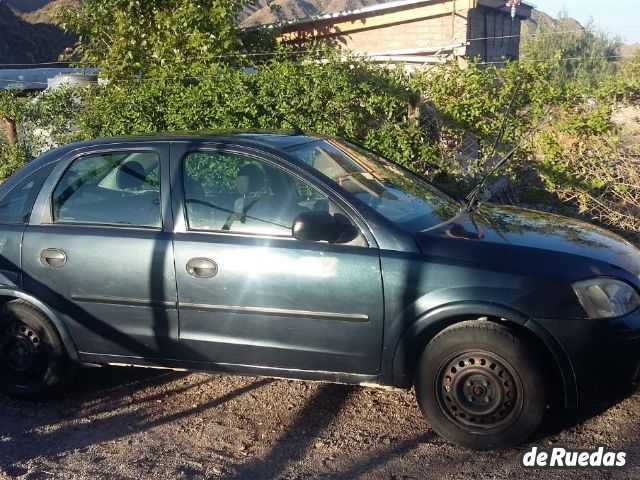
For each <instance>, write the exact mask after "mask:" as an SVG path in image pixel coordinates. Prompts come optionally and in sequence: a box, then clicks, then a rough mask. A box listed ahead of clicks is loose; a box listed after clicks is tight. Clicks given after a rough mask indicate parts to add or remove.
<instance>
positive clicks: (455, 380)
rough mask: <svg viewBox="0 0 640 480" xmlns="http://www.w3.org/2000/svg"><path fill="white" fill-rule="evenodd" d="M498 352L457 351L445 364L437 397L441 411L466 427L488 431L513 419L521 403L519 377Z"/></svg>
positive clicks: (439, 379) (438, 383)
mask: <svg viewBox="0 0 640 480" xmlns="http://www.w3.org/2000/svg"><path fill="white" fill-rule="evenodd" d="M513 372H514V371H513V369H512V367H511V366H510V365H509V364H508V363H507V362H506V361H504V360H502V359H500V358H499V357H498V356H497V355H494V354H490V353H489V352H482V351H472V352H464V353H461V354H456V355H455V356H454V357H452V358H450V359H449V360H448V361H446V362H445V363H443V364H442V366H441V367H440V370H439V372H438V376H437V385H436V390H437V398H438V402H439V404H440V407H441V408H442V410H443V411H444V412H445V413H446V414H447V416H448V417H449V418H450V419H451V420H452V421H453V422H454V423H457V424H459V425H461V426H464V427H466V428H468V427H474V429H480V430H489V429H496V428H500V427H504V426H505V425H507V424H509V423H511V421H513V419H514V412H516V407H517V406H518V405H520V404H521V398H520V396H521V395H519V389H518V385H519V383H520V382H519V379H518V378H517V376H516V375H515V374H514V373H513Z"/></svg>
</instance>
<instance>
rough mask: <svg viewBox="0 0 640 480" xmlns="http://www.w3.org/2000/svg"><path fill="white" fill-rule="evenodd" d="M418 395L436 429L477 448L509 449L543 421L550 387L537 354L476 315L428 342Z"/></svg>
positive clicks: (419, 370) (418, 376) (419, 371)
mask: <svg viewBox="0 0 640 480" xmlns="http://www.w3.org/2000/svg"><path fill="white" fill-rule="evenodd" d="M415 388H416V396H417V400H418V404H419V406H420V409H421V410H422V413H423V415H424V416H425V417H426V418H427V420H428V421H429V423H430V424H431V426H432V428H433V429H434V430H435V431H436V432H437V433H438V434H439V435H440V436H442V437H444V438H446V439H447V440H449V441H451V442H453V443H455V444H457V445H461V446H464V447H468V448H473V449H479V450H484V449H490V448H507V447H511V446H514V445H517V444H520V443H522V442H523V441H525V440H526V439H527V438H528V437H529V436H530V435H531V434H532V433H533V432H534V431H535V429H536V428H537V427H538V426H539V425H540V422H541V420H542V417H543V414H544V410H545V387H544V381H543V376H542V373H541V370H540V367H539V366H538V362H537V357H536V355H534V353H533V352H532V351H530V350H529V348H528V347H527V345H525V344H524V343H523V342H522V341H521V340H520V339H518V338H517V337H516V336H515V335H514V334H513V332H512V331H511V330H510V329H509V328H507V327H506V326H504V325H501V324H498V323H494V322H490V321H486V320H471V321H466V322H461V323H459V324H456V325H453V326H451V327H449V328H447V329H445V330H443V331H442V332H441V333H439V334H438V335H437V336H436V337H434V338H433V339H432V340H431V342H429V344H428V345H427V347H426V349H425V351H424V353H423V355H422V357H421V358H420V361H419V365H418V368H417V373H416V381H415Z"/></svg>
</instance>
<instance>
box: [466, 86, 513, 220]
mask: <svg viewBox="0 0 640 480" xmlns="http://www.w3.org/2000/svg"><path fill="white" fill-rule="evenodd" d="M522 83H523V81H522V80H521V81H520V82H518V84H517V85H516V88H515V89H514V91H513V95H511V100H510V101H509V105H508V106H507V110H506V112H505V113H504V117H502V124H501V125H500V130H498V134H497V135H496V138H495V140H494V142H493V147H492V148H491V152H490V153H489V155H487V156H486V157H485V161H486V160H488V159H489V158H491V157H493V156H494V155H495V154H496V151H497V150H498V145H499V144H500V141H501V140H502V137H503V136H504V132H505V130H506V129H507V121H508V120H509V118H510V117H511V115H512V114H513V107H514V105H515V101H516V97H517V96H518V92H519V91H520V87H521V85H522ZM523 140H524V139H523ZM521 143H522V142H520V143H518V145H516V147H515V148H514V149H512V150H510V151H509V152H508V153H507V155H505V156H504V157H503V158H501V159H500V161H499V162H498V163H497V164H496V165H495V166H494V167H493V168H491V169H490V170H489V171H488V172H487V173H486V174H485V175H483V176H482V178H481V179H480V182H478V184H477V185H476V186H475V187H474V188H473V190H471V192H470V193H469V195H467V198H466V200H467V201H466V203H465V205H464V207H463V208H462V211H464V212H469V213H471V212H474V211H475V210H476V209H477V208H478V205H479V203H480V201H479V198H480V193H481V192H482V189H483V188H484V185H485V183H487V180H488V179H489V178H490V177H491V175H493V173H494V172H496V171H497V170H498V169H499V168H500V167H502V165H504V164H505V163H506V162H507V160H508V159H509V158H511V157H512V156H513V154H514V153H515V152H516V150H517V148H518V147H519V146H520V145H521Z"/></svg>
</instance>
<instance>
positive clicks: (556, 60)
mask: <svg viewBox="0 0 640 480" xmlns="http://www.w3.org/2000/svg"><path fill="white" fill-rule="evenodd" d="M619 46H620V41H619V39H618V38H613V37H611V36H609V35H608V34H606V33H604V32H602V31H600V30H598V29H597V28H596V26H595V25H594V24H593V22H589V23H588V24H587V25H586V26H585V27H581V26H580V24H578V23H577V22H576V21H575V20H574V19H572V18H570V17H569V16H567V14H566V13H562V14H561V15H560V18H558V19H557V20H555V21H540V22H539V23H538V27H537V29H536V30H535V32H534V33H533V34H532V35H524V36H523V39H522V45H521V56H522V61H523V62H533V63H537V62H541V61H544V62H551V63H553V64H554V65H555V73H556V80H557V81H558V82H559V83H560V84H566V83H568V82H572V81H577V82H579V83H582V84H591V85H595V84H597V83H598V82H599V81H601V80H602V79H603V78H607V77H610V76H611V75H612V73H613V69H614V66H615V57H616V55H617V51H618V47H619Z"/></svg>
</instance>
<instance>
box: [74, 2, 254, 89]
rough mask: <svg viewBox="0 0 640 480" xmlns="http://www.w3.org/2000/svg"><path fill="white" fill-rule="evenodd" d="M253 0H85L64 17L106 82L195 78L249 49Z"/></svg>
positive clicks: (84, 57) (85, 58)
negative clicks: (246, 26)
mask: <svg viewBox="0 0 640 480" xmlns="http://www.w3.org/2000/svg"><path fill="white" fill-rule="evenodd" d="M246 3H247V0H110V1H108V2H105V1H103V0H84V1H83V2H82V8H81V9H80V10H79V11H77V12H75V11H68V12H65V13H64V14H63V15H62V25H63V26H64V28H66V29H68V30H71V31H73V32H76V33H78V34H79V35H80V41H79V43H78V46H77V50H76V56H77V57H78V58H79V62H80V63H81V64H85V65H90V66H98V67H100V69H101V74H102V76H103V77H105V78H110V79H116V78H130V77H133V76H148V75H150V74H153V75H155V76H162V75H164V74H172V75H175V74H179V75H189V74H191V73H192V71H193V69H194V68H196V67H197V66H198V65H201V64H210V63H213V62H216V61H217V60H219V59H220V57H221V56H223V55H233V54H236V53H237V52H239V51H242V49H243V48H245V47H246V45H243V41H242V39H241V38H240V31H239V28H238V25H237V15H238V12H239V10H240V9H241V8H242V7H243V6H244V5H245V4H246Z"/></svg>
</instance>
